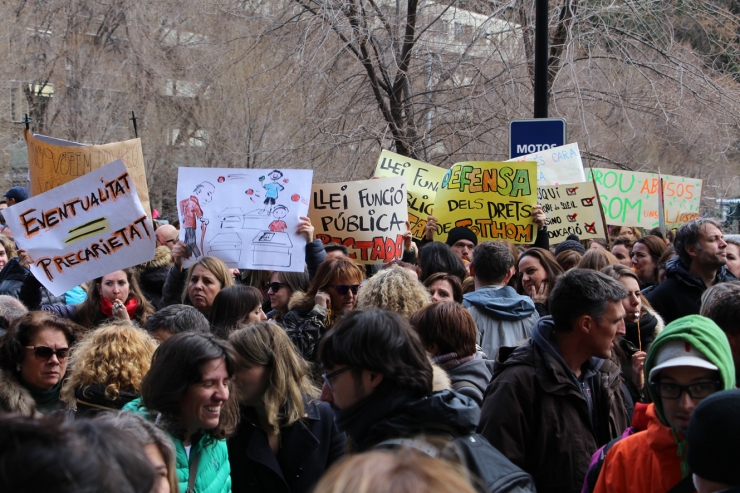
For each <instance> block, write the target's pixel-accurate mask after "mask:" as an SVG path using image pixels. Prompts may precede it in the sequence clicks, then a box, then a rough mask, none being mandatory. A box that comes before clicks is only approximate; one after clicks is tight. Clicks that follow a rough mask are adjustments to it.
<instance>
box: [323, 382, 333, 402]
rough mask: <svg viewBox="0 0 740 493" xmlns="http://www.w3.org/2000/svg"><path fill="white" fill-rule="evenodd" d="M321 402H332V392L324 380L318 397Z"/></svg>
mask: <svg viewBox="0 0 740 493" xmlns="http://www.w3.org/2000/svg"><path fill="white" fill-rule="evenodd" d="M319 398H320V399H321V400H322V401H323V402H334V394H332V392H331V389H330V388H329V386H328V385H327V384H326V382H324V386H323V387H321V396H320V397H319Z"/></svg>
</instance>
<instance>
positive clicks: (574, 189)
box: [537, 181, 606, 245]
mask: <svg viewBox="0 0 740 493" xmlns="http://www.w3.org/2000/svg"><path fill="white" fill-rule="evenodd" d="M537 195H538V198H539V200H538V203H539V204H540V205H542V211H543V212H544V213H545V214H546V215H547V222H546V225H547V234H548V236H549V238H550V244H551V245H557V244H558V243H562V242H564V241H565V239H566V238H567V237H568V235H571V234H575V235H578V237H579V238H580V239H582V240H589V239H591V238H605V237H606V235H605V233H604V223H603V222H602V221H601V212H600V211H599V202H598V199H597V197H596V189H595V188H594V184H593V182H590V181H587V182H582V183H571V184H568V185H557V186H548V187H542V186H541V187H539V188H538V189H537Z"/></svg>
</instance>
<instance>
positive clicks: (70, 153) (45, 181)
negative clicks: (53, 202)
mask: <svg viewBox="0 0 740 493" xmlns="http://www.w3.org/2000/svg"><path fill="white" fill-rule="evenodd" d="M24 136H25V138H26V144H27V145H28V174H29V179H30V180H31V195H38V194H40V193H44V192H47V191H49V190H51V189H53V188H56V187H58V186H59V185H63V184H65V183H67V182H69V181H72V180H74V179H76V178H79V177H80V176H82V175H85V174H87V173H89V172H91V171H93V170H96V169H99V168H100V167H102V166H105V165H106V164H108V163H110V162H112V161H115V160H116V159H122V160H123V162H124V164H125V165H126V168H127V169H128V172H129V176H130V177H131V180H132V181H133V184H134V186H135V187H136V191H137V193H138V194H139V200H141V203H142V205H143V206H144V210H145V211H147V213H149V211H150V210H151V209H150V207H149V189H148V188H147V185H146V173H145V169H144V155H143V153H142V152H141V139H132V140H126V141H123V142H114V143H111V144H104V145H94V146H93V145H84V144H80V143H77V142H69V141H66V140H61V139H54V138H51V137H46V136H44V135H31V133H30V132H29V131H28V130H26V131H25V134H24Z"/></svg>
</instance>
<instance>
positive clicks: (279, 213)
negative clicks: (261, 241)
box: [269, 205, 288, 233]
mask: <svg viewBox="0 0 740 493" xmlns="http://www.w3.org/2000/svg"><path fill="white" fill-rule="evenodd" d="M287 215H288V208H287V207H285V206H284V205H278V206H276V207H275V208H274V209H273V210H272V217H274V218H275V220H274V221H273V222H271V223H270V226H269V228H270V231H275V232H278V233H282V232H284V231H285V230H286V229H288V225H287V224H285V221H283V218H284V217H285V216H287Z"/></svg>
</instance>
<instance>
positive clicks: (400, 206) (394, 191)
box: [309, 177, 408, 264]
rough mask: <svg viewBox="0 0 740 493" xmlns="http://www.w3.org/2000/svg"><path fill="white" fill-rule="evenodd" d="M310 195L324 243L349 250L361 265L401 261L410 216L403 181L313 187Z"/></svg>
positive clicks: (317, 232) (312, 216)
mask: <svg viewBox="0 0 740 493" xmlns="http://www.w3.org/2000/svg"><path fill="white" fill-rule="evenodd" d="M311 195H312V198H311V209H310V211H309V214H310V217H311V223H312V224H313V225H314V227H315V228H316V237H317V238H319V239H320V240H321V241H322V242H323V243H325V244H326V243H329V242H334V243H339V244H340V245H344V246H346V247H347V248H349V251H350V258H352V259H354V261H355V262H357V263H360V264H383V263H386V262H391V261H393V260H400V259H401V257H402V256H403V233H404V232H405V231H406V217H407V215H408V209H407V206H406V180H405V179H404V178H402V177H396V178H381V179H378V180H364V181H351V182H347V183H325V184H323V185H314V186H313V189H312V191H311Z"/></svg>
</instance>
